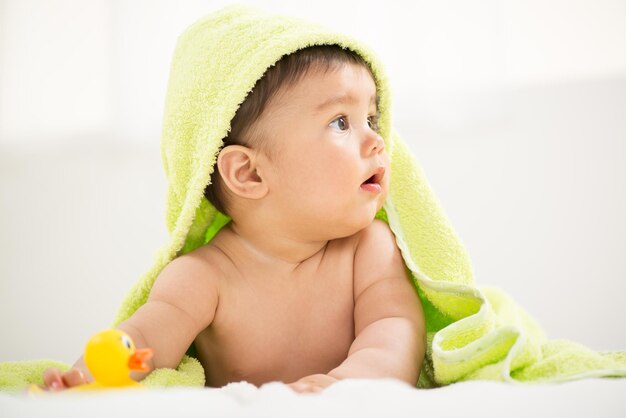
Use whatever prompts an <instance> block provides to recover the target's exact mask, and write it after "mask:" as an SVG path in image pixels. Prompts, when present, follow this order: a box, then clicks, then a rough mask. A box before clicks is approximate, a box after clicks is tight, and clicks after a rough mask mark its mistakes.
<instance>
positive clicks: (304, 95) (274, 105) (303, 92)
mask: <svg viewBox="0 0 626 418" xmlns="http://www.w3.org/2000/svg"><path fill="white" fill-rule="evenodd" d="M335 98H343V99H345V100H341V101H340V100H337V101H331V100H332V99H335ZM266 110H267V112H264V116H263V117H262V118H261V119H260V120H259V128H260V129H261V130H262V131H263V132H264V133H265V135H266V137H267V138H268V140H269V141H271V142H270V143H271V145H272V146H276V147H278V148H279V149H280V151H279V155H280V157H279V161H276V162H275V164H274V165H273V166H272V169H271V170H269V172H266V173H265V175H266V176H267V177H266V179H267V180H268V187H269V193H270V195H271V194H274V196H273V197H272V198H271V199H272V204H274V205H278V206H279V208H278V209H281V208H282V209H284V210H285V211H284V212H281V213H290V214H294V216H297V219H294V220H293V221H295V222H299V223H303V222H307V223H312V224H313V225H324V227H328V228H330V229H329V230H333V231H336V232H340V233H341V234H342V235H340V236H348V235H351V234H353V233H355V232H356V231H359V230H361V229H363V228H364V227H366V226H367V225H369V224H370V223H371V222H372V220H373V219H374V216H375V214H376V212H377V211H378V210H379V209H380V208H381V207H382V205H383V203H384V200H385V198H386V196H387V193H388V190H389V179H390V174H391V173H390V170H389V157H388V155H387V151H386V150H385V149H384V142H383V139H382V137H380V135H378V133H377V132H376V122H377V121H376V115H377V109H376V85H375V83H374V80H373V79H372V77H371V76H370V74H369V72H368V71H367V70H366V69H365V68H362V67H360V66H357V65H353V64H346V65H344V66H342V67H341V68H340V69H337V70H335V71H329V72H327V73H326V74H322V73H321V72H319V71H316V70H314V71H311V72H310V73H309V74H307V75H306V76H305V77H304V78H303V79H302V80H300V81H299V82H298V83H297V84H295V85H293V86H292V87H291V88H289V89H287V90H286V91H285V92H284V93H282V94H280V95H279V96H277V97H276V98H275V100H272V101H271V102H270V103H269V106H268V108H267V109H266ZM380 166H383V167H384V169H385V172H384V176H383V178H382V180H381V181H380V186H381V187H380V188H381V190H380V191H378V192H376V191H371V190H368V188H367V187H366V188H363V187H361V185H362V184H363V183H364V182H365V180H367V179H368V178H369V177H370V176H371V175H372V173H373V172H374V171H375V170H376V169H377V168H379V167H380ZM369 189H372V188H369Z"/></svg>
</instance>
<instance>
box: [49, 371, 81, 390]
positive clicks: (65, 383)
mask: <svg viewBox="0 0 626 418" xmlns="http://www.w3.org/2000/svg"><path fill="white" fill-rule="evenodd" d="M90 377H91V376H90V375H89V373H88V372H87V371H86V370H82V369H79V368H75V367H73V368H71V369H69V370H68V371H66V372H65V373H61V371H60V370H59V369H57V368H54V367H53V368H49V369H46V371H45V372H44V373H43V383H44V384H43V386H42V389H45V390H50V391H57V390H64V389H69V388H71V387H74V386H78V385H84V384H85V383H89V382H90V381H91V379H90Z"/></svg>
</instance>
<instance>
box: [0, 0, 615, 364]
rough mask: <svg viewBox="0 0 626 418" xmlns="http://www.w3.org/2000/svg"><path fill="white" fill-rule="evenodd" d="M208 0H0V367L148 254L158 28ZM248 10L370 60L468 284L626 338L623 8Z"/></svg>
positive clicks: (283, 5) (71, 342)
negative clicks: (471, 273)
mask: <svg viewBox="0 0 626 418" xmlns="http://www.w3.org/2000/svg"><path fill="white" fill-rule="evenodd" d="M226 3H227V2H224V1H221V2H219V1H215V2H207V1H185V2H175V1H173V0H172V1H164V0H159V1H155V0H152V1H148V0H135V1H121V0H118V1H105V0H90V1H89V2H84V1H78V0H55V1H50V2H48V1H43V0H42V1H35V0H3V1H2V0H0V62H1V65H0V231H2V233H1V234H0V254H1V255H0V318H2V319H0V330H1V331H2V334H3V338H2V341H3V343H2V344H0V361H4V360H19V359H31V358H54V359H58V360H63V361H67V362H71V361H73V360H74V359H75V358H76V357H77V356H78V355H80V351H81V347H82V345H83V343H84V341H85V340H86V338H88V336H89V335H90V334H91V333H93V332H94V331H97V330H99V329H101V328H103V327H106V326H108V325H109V324H110V321H111V319H112V317H113V314H114V312H115V310H116V309H117V307H118V305H119V303H120V301H121V298H122V297H123V295H124V294H125V293H126V291H127V290H128V289H129V287H130V286H131V284H132V283H133V282H134V281H135V280H136V279H137V277H138V276H139V275H140V274H141V273H143V272H144V271H145V270H146V269H147V268H148V267H149V266H150V265H151V262H152V256H153V254H154V252H155V251H156V249H157V248H158V247H159V246H160V245H162V244H163V243H164V242H165V239H166V232H165V226H164V221H163V206H164V193H165V178H164V175H163V171H162V168H161V160H160V150H159V137H160V128H161V115H162V109H163V100H164V97H165V89H166V83H167V77H168V71H169V64H170V59H171V55H172V53H173V48H174V45H175V42H176V37H177V36H178V35H179V34H180V33H181V32H182V30H184V28H185V27H187V26H188V25H189V24H191V23H192V22H193V21H195V20H196V19H198V18H199V17H201V16H203V15H204V14H206V13H208V12H210V11H212V10H214V9H216V8H219V7H221V6H222V5H224V4H226ZM252 3H255V4H259V5H261V6H262V7H266V8H268V9H271V10H276V11H281V12H284V13H287V14H295V15H300V16H302V17H306V18H309V19H311V20H318V21H320V22H323V23H325V24H327V25H329V26H331V27H334V28H336V29H337V30H341V31H344V32H347V33H350V34H352V35H354V36H357V37H358V38H360V39H362V40H363V41H364V42H365V43H367V44H369V45H370V46H372V48H373V49H374V50H375V51H376V52H377V53H378V54H379V55H380V57H381V59H382V60H383V62H384V63H385V65H386V68H387V71H388V73H389V74H390V77H391V82H392V87H393V93H394V118H395V124H396V126H397V128H398V129H399V131H400V132H401V133H402V134H403V136H404V137H405V140H406V141H407V142H408V143H409V145H410V147H411V149H412V150H413V151H414V153H415V155H416V156H417V158H418V160H419V161H420V162H421V163H422V165H423V166H424V169H425V172H426V174H427V175H428V178H429V181H430V183H431V185H432V186H433V189H434V190H435V193H436V194H437V196H438V197H439V199H440V200H441V202H442V205H443V207H444V208H445V209H446V211H447V213H448V215H449V217H450V219H451V221H452V224H453V226H454V227H455V229H456V230H457V232H458V234H459V236H460V237H461V239H462V241H463V242H464V243H465V245H466V246H467V248H468V250H469V252H470V255H471V257H472V260H473V263H474V268H475V273H476V280H477V282H478V283H485V284H493V285H499V286H501V287H503V288H504V289H506V290H507V291H508V292H509V293H511V294H512V296H513V297H514V298H515V299H516V300H518V301H519V302H520V304H522V306H524V307H526V308H527V310H528V311H529V312H530V313H531V314H533V315H534V316H535V317H536V318H537V319H538V320H539V322H540V323H541V324H542V325H544V327H545V328H546V330H547V332H548V335H549V336H551V337H553V338H569V339H573V340H575V341H578V342H581V343H584V344H586V345H588V346H590V347H592V348H595V349H598V350H612V349H626V333H625V332H624V331H623V327H620V325H619V324H621V323H624V322H625V321H626V312H625V311H623V310H622V309H621V306H622V303H623V297H622V295H623V294H624V292H625V291H626V285H625V283H626V280H624V279H626V266H625V265H624V263H623V262H622V257H623V256H622V252H623V250H624V249H625V248H626V222H625V221H624V218H623V213H626V210H625V209H626V208H625V206H626V184H625V183H626V168H625V167H626V164H624V163H625V157H626V152H625V151H626V149H625V148H626V118H624V116H623V115H626V25H623V22H624V21H626V19H625V18H626V2H624V1H593V2H592V1H555V0H546V1H536V0H533V1H496V0H492V1H488V0H484V1H474V2H464V1H460V0H458V1H430V2H427V1H417V2H411V3H410V4H409V3H407V2H399V1H398V2H390V3H386V5H385V6H381V3H380V2H372V1H370V2H349V3H342V2H330V1H317V2H308V3H307V4H300V3H295V2H286V1H258V2H252ZM600 324H603V326H602V327H601V326H600ZM604 324H609V325H614V324H617V325H615V326H616V329H615V330H610V329H608V328H607V327H606V326H604Z"/></svg>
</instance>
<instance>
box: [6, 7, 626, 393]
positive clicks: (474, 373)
mask: <svg viewBox="0 0 626 418" xmlns="http://www.w3.org/2000/svg"><path fill="white" fill-rule="evenodd" d="M323 44H337V45H340V46H341V47H342V48H347V49H350V50H352V51H354V52H356V53H357V54H358V55H360V56H361V57H362V58H363V60H364V61H365V62H366V63H367V64H369V66H370V68H371V70H372V73H373V75H374V79H375V82H376V85H377V90H378V94H379V96H380V103H379V108H378V110H379V112H380V118H379V133H380V135H381V136H382V137H383V139H384V140H385V146H386V149H387V150H388V154H389V158H390V169H391V180H390V190H389V194H388V197H387V200H386V203H385V205H384V207H383V208H382V209H381V210H380V211H379V212H378V213H377V215H376V217H377V218H379V219H382V220H383V221H385V222H387V223H388V225H389V227H390V229H391V230H392V232H393V233H394V235H395V237H396V241H397V245H398V247H399V248H400V250H401V253H402V255H403V258H404V261H405V264H406V266H407V268H408V269H409V270H410V272H411V273H412V277H413V282H414V284H415V286H416V288H417V291H418V294H419V296H420V299H421V301H422V304H423V308H424V313H425V316H426V326H427V352H426V359H425V361H424V366H423V368H422V372H421V374H420V378H419V382H418V387H433V386H440V385H446V384H450V383H453V382H458V381H463V380H471V379H490V380H500V381H507V382H530V381H532V382H537V381H543V382H545V381H564V380H572V379H579V378H584V377H601V376H626V352H602V353H598V352H595V351H592V350H589V349H588V348H586V347H583V346H581V345H579V344H575V343H573V342H569V341H566V340H547V339H546V338H545V336H544V334H543V331H542V329H541V328H540V327H539V325H538V324H537V323H535V321H534V320H533V319H532V318H531V317H530V316H529V315H528V314H527V313H526V312H525V311H524V310H523V309H522V308H521V307H519V306H518V305H517V304H516V303H515V302H514V301H513V300H511V299H510V298H509V297H508V296H507V295H506V294H505V293H503V292H502V291H500V290H498V289H496V288H492V287H478V286H477V285H476V284H475V283H474V277H473V272H472V265H471V263H470V259H469V256H468V254H467V251H466V249H465V248H464V247H463V245H462V243H461V242H460V240H459V239H458V237H457V235H456V233H455V231H454V230H453V228H452V226H451V225H450V222H449V220H448V219H447V217H446V215H445V213H444V211H443V210H442V208H441V206H440V204H439V202H438V201H437V199H436V197H435V195H434V193H433V192H432V190H431V189H430V186H429V185H428V182H427V180H426V177H425V175H424V173H423V171H422V169H421V167H420V164H419V163H418V162H417V161H416V159H415V158H414V156H413V155H412V154H411V152H410V150H409V148H408V147H407V145H406V144H405V143H404V141H403V140H402V138H401V137H400V136H399V134H398V132H396V131H395V130H394V128H393V126H392V119H391V116H392V115H391V95H390V89H389V85H388V81H387V77H386V75H385V72H384V69H383V66H382V65H381V63H380V62H379V61H378V60H377V58H376V57H375V56H374V54H373V53H372V51H371V50H370V49H369V48H368V47H367V46H366V45H363V44H361V43H360V42H358V41H357V40H355V39H353V38H351V37H348V36H345V35H343V34H340V33H335V32H333V31H331V30H329V29H328V28H325V27H323V26H320V25H317V24H313V23H311V22H308V21H304V20H301V19H298V18H294V17H287V16H278V15H272V14H267V13H266V12H264V11H262V10H260V9H258V8H255V7H252V6H245V5H231V6H228V7H226V8H224V9H221V10H219V11H217V12H215V13H212V14H210V15H208V16H206V17H204V18H202V19H200V20H198V21H197V22H196V23H194V24H192V25H191V26H190V27H189V28H187V29H186V30H185V32H184V33H183V34H182V35H181V36H180V37H179V38H178V42H177V46H176V50H175V53H174V57H173V61H172V65H171V73H170V79H169V84H168V92H167V98H166V103H165V112H164V120H163V133H162V157H163V164H164V167H165V172H166V174H167V177H168V180H169V186H168V190H167V201H166V222H167V228H168V230H169V233H170V239H169V242H167V243H166V244H165V245H164V246H163V247H162V248H160V249H159V250H158V252H157V253H156V257H155V260H154V263H153V266H152V268H150V269H149V270H148V271H147V272H146V273H145V274H144V275H143V276H142V277H141V278H140V279H139V280H138V281H137V283H136V284H135V286H134V287H133V288H132V289H131V290H130V292H129V293H128V295H127V296H126V298H125V300H124V301H123V303H122V306H121V308H120V310H119V312H118V314H117V316H116V318H115V320H114V323H113V325H114V326H116V325H118V324H119V323H121V322H122V321H124V320H125V319H127V318H128V317H130V316H131V315H132V314H133V313H134V312H135V311H136V310H137V309H138V308H139V307H140V306H141V305H142V304H143V303H145V302H146V300H147V298H148V295H149V292H150V289H151V286H152V284H153V283H154V281H155V279H156V277H157V276H158V275H159V273H160V271H161V270H162V269H163V268H164V267H165V265H166V264H168V263H169V262H170V261H171V260H173V259H174V258H176V257H177V256H179V255H182V254H185V253H188V252H190V251H192V250H194V249H196V248H198V247H200V246H202V245H204V244H206V243H207V242H208V241H210V240H211V238H212V237H213V236H214V235H215V234H216V233H217V232H218V231H219V229H220V228H221V227H222V226H224V225H225V224H226V223H227V222H228V221H229V220H230V219H229V218H228V217H227V216H225V215H224V214H222V213H220V212H218V211H217V210H216V209H215V208H214V207H213V206H212V205H211V204H210V203H209V202H208V201H207V199H206V198H205V197H204V190H205V187H206V186H207V184H208V183H209V181H210V177H211V173H212V172H213V170H215V166H214V164H215V162H216V160H217V155H218V152H219V150H220V148H221V146H222V145H223V138H225V137H226V136H227V134H228V132H229V130H230V121H231V120H232V118H233V117H234V115H235V113H236V111H237V109H238V107H239V106H240V104H241V103H242V102H243V101H244V99H245V98H246V96H247V94H248V93H249V92H250V91H251V90H252V88H253V87H254V85H255V83H256V82H257V80H258V79H259V78H261V77H262V76H263V74H264V73H265V71H266V70H267V69H268V68H269V67H271V66H273V65H274V64H275V63H276V62H277V61H278V60H279V59H280V58H281V57H282V56H284V55H287V54H290V53H292V52H294V51H297V50H298V49H301V48H304V47H307V46H312V45H323ZM193 355H194V352H193V346H192V347H190V350H189V351H188V352H187V355H186V356H184V358H183V359H182V361H181V363H180V365H179V367H178V368H177V369H176V370H174V369H157V370H155V371H153V372H152V373H151V374H150V375H149V376H148V377H147V378H146V379H145V380H144V383H145V384H146V385H148V386H168V385H198V386H202V385H204V371H203V369H202V366H201V365H200V363H199V362H198V360H197V359H196V358H194V357H193ZM50 366H56V367H59V366H60V367H61V368H69V365H65V364H59V363H58V362H52V361H47V360H43V361H26V362H11V363H2V364H0V388H2V389H5V390H19V389H20V388H23V386H24V385H26V384H27V383H39V384H41V376H42V372H43V370H44V369H45V368H46V367H50Z"/></svg>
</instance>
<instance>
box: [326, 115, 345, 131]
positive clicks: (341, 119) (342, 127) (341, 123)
mask: <svg viewBox="0 0 626 418" xmlns="http://www.w3.org/2000/svg"><path fill="white" fill-rule="evenodd" d="M335 122H339V123H338V124H337V127H338V128H339V130H341V131H343V130H345V129H348V122H347V120H346V117H345V116H339V117H338V118H337V119H335V120H333V121H332V122H331V123H330V124H329V126H333V124H334V123H335Z"/></svg>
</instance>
